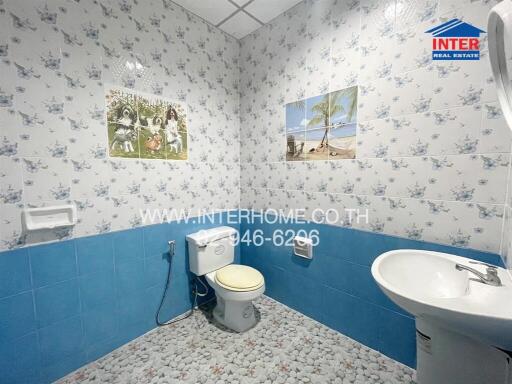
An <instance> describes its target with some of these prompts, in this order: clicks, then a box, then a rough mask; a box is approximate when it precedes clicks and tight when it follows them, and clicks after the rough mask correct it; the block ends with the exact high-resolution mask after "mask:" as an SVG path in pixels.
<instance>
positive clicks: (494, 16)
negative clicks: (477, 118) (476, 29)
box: [487, 0, 512, 130]
mask: <svg viewBox="0 0 512 384" xmlns="http://www.w3.org/2000/svg"><path fill="white" fill-rule="evenodd" d="M511 30H512V0H504V1H502V2H501V3H498V4H497V5H495V6H494V7H493V8H492V9H491V11H490V12H489V16H488V21H487V34H488V39H489V59H490V61H491V68H492V74H493V76H494V81H495V83H496V90H497V93H498V100H499V101H500V105H501V110H502V111H503V115H504V116H505V120H506V122H507V124H508V126H509V128H510V129H511V130H512V84H511V83H510V78H509V75H508V70H507V56H506V52H505V39H508V40H509V41H512V36H511V35H507V34H510V31H511ZM511 46H512V44H511ZM511 63H512V62H511Z"/></svg>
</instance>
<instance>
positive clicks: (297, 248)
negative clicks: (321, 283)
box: [293, 236, 313, 259]
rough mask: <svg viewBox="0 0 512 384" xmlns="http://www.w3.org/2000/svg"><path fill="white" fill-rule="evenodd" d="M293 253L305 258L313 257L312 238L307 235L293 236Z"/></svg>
mask: <svg viewBox="0 0 512 384" xmlns="http://www.w3.org/2000/svg"><path fill="white" fill-rule="evenodd" d="M293 253H294V254H295V255H296V256H299V257H303V258H305V259H312V258H313V240H312V239H308V238H307V237H302V236H295V237H294V238H293Z"/></svg>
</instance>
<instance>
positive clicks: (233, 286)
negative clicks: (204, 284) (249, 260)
mask: <svg viewBox="0 0 512 384" xmlns="http://www.w3.org/2000/svg"><path fill="white" fill-rule="evenodd" d="M215 282H216V283H217V284H219V285H220V286H221V287H223V288H226V289H229V290H230V291H238V292H246V291H254V290H256V289H258V288H260V287H261V286H262V285H263V284H264V283H265V280H264V278H263V275H262V274H261V273H260V272H259V271H258V270H256V269H254V268H252V267H248V266H246V265H237V264H230V265H227V266H225V267H222V268H221V269H219V270H217V271H216V272H215Z"/></svg>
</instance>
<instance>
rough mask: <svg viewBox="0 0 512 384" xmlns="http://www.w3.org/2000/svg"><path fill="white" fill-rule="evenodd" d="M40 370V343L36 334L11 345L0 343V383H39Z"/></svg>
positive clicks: (26, 336) (28, 335) (31, 334)
mask: <svg viewBox="0 0 512 384" xmlns="http://www.w3.org/2000/svg"><path fill="white" fill-rule="evenodd" d="M40 369H41V360H40V355H39V342H38V338H37V334H36V333H35V332H32V333H30V334H27V335H25V336H23V337H21V338H18V339H16V340H15V341H11V342H9V343H5V342H2V343H0V372H1V375H0V382H2V383H9V384H18V383H19V384H22V383H23V384H26V383H38V382H39V377H40Z"/></svg>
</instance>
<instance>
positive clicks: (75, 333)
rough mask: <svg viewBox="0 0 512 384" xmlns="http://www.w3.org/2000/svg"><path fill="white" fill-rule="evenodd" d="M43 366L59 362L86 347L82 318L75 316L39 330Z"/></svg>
mask: <svg viewBox="0 0 512 384" xmlns="http://www.w3.org/2000/svg"><path fill="white" fill-rule="evenodd" d="M39 342H40V346H41V360H42V363H43V366H50V365H54V364H57V363H58V362H59V361H60V360H61V359H64V358H66V357H68V356H72V355H76V354H79V353H80V352H81V351H82V350H83V347H84V337H83V329H82V319H81V317H80V316H75V317H72V318H69V319H66V320H63V321H60V322H58V323H54V324H52V325H50V326H49V327H46V328H41V329H40V330H39Z"/></svg>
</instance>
